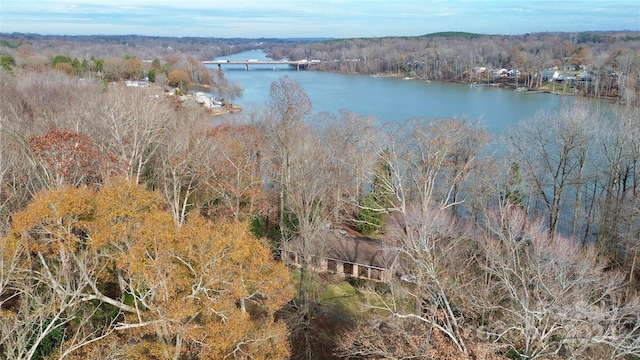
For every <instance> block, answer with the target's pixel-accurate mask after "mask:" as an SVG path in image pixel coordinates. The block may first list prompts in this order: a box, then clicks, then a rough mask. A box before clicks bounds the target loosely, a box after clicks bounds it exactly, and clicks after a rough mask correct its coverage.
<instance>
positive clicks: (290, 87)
mask: <svg viewBox="0 0 640 360" xmlns="http://www.w3.org/2000/svg"><path fill="white" fill-rule="evenodd" d="M311 110H312V107H311V100H310V99H309V96H308V95H307V93H306V92H305V91H304V89H302V87H301V86H300V84H299V83H298V82H297V81H296V80H293V79H291V78H290V77H289V76H286V75H285V76H283V77H281V78H280V79H278V80H277V81H275V82H273V83H272V84H271V92H270V103H269V105H268V118H267V122H266V126H267V136H268V137H269V140H270V142H271V146H272V148H273V151H274V154H275V156H274V158H273V163H274V171H275V177H274V185H277V188H278V192H279V195H278V199H279V206H278V208H279V214H278V216H279V218H280V219H279V224H280V231H281V233H282V234H283V236H284V234H285V233H286V227H287V225H286V222H287V220H286V218H287V212H286V209H287V206H288V200H287V191H288V190H287V189H288V188H289V186H290V184H291V157H292V155H293V151H295V150H294V149H295V147H296V146H297V145H299V144H300V138H299V137H300V136H301V134H302V133H303V132H304V131H305V130H304V120H305V119H306V118H307V117H308V116H309V115H311Z"/></svg>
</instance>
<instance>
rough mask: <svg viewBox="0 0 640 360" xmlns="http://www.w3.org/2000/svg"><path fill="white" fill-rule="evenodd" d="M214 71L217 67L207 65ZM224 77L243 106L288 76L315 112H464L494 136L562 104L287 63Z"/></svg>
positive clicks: (396, 118) (542, 97) (260, 100)
mask: <svg viewBox="0 0 640 360" xmlns="http://www.w3.org/2000/svg"><path fill="white" fill-rule="evenodd" d="M221 59H226V60H248V59H256V60H270V59H268V58H266V57H265V53H264V52H262V51H259V50H254V51H248V52H243V53H239V54H235V55H230V56H225V57H220V58H217V59H216V60H221ZM208 66H209V67H210V68H211V69H216V68H217V65H208ZM222 70H223V71H224V73H225V76H226V77H227V79H229V80H232V81H235V82H239V83H240V84H241V85H242V87H243V89H244V91H243V95H242V96H241V97H240V98H236V99H235V100H234V103H236V104H238V105H240V106H242V107H243V108H246V109H252V108H253V109H256V108H257V109H259V108H260V107H263V106H264V105H265V104H266V103H267V101H268V100H269V87H270V86H271V83H272V82H273V81H276V80H278V79H279V78H280V77H282V76H284V75H289V77H291V78H292V79H295V80H297V81H298V83H299V84H300V85H301V86H302V88H303V89H304V90H305V91H306V92H307V94H308V95H309V97H310V99H311V103H312V105H313V111H314V113H320V112H325V111H326V112H330V113H336V114H337V113H338V112H339V111H340V110H343V109H344V110H348V111H351V112H355V113H358V114H361V115H373V116H376V117H377V118H378V119H380V120H381V121H382V122H400V123H401V122H404V121H405V120H407V119H409V118H414V117H428V118H446V117H457V118H461V117H464V116H466V117H467V118H469V119H470V120H476V119H481V122H482V123H483V124H484V125H485V126H486V127H487V129H488V130H489V131H491V132H493V133H494V134H502V133H504V132H505V131H506V130H507V129H508V128H509V127H511V126H514V125H516V124H517V123H519V122H520V121H525V120H526V119H528V118H531V117H532V116H534V115H535V114H536V113H538V112H540V111H543V110H553V109H555V108H557V107H559V106H560V101H561V97H559V96H557V95H551V94H546V93H538V94H526V93H525V92H514V91H511V90H506V89H499V88H495V87H491V86H486V87H475V88H471V87H470V86H469V85H468V84H454V83H447V82H435V81H432V82H426V81H421V80H404V79H401V78H392V77H379V78H374V77H371V76H368V75H357V74H336V73H329V72H321V71H307V70H296V69H295V68H294V67H290V66H288V65H278V66H276V67H275V68H273V67H272V66H266V65H253V66H251V65H249V70H245V67H244V65H223V66H222Z"/></svg>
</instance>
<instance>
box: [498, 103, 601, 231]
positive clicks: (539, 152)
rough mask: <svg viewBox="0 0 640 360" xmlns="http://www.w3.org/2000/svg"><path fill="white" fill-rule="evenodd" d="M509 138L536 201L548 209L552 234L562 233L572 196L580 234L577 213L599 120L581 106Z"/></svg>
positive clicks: (523, 128)
mask: <svg viewBox="0 0 640 360" xmlns="http://www.w3.org/2000/svg"><path fill="white" fill-rule="evenodd" d="M539 116H540V117H539V118H538V119H534V120H533V121H531V122H528V123H527V124H523V125H522V126H521V127H520V128H518V129H516V130H515V131H513V132H512V133H511V134H509V146H510V148H511V151H512V154H513V161H514V162H516V163H519V164H521V165H522V170H523V173H524V175H525V178H526V180H527V181H528V182H529V183H530V185H531V187H532V188H533V189H534V190H535V194H536V198H534V199H530V200H531V201H534V203H533V204H531V206H532V207H533V210H537V207H536V203H535V201H536V200H539V201H540V202H541V203H542V204H543V206H544V207H545V209H546V213H547V217H548V224H549V231H550V232H551V234H557V233H558V227H559V225H560V223H561V218H562V217H565V216H566V212H567V204H568V201H569V200H568V196H569V195H570V194H574V196H576V201H575V203H574V205H573V206H574V209H575V211H573V212H569V213H573V216H572V218H573V223H574V227H573V229H565V230H568V231H571V232H573V233H576V232H577V222H578V221H579V219H578V216H577V213H576V212H577V211H578V209H579V208H580V206H581V195H582V193H583V186H584V185H585V167H586V162H587V160H588V155H589V153H590V147H591V146H592V144H593V142H592V137H593V133H592V132H591V131H590V130H589V129H590V126H591V124H593V123H594V122H595V121H596V119H594V118H592V116H591V114H590V113H589V111H588V109H587V108H586V107H585V106H581V105H580V104H579V103H574V105H573V106H567V105H566V104H565V105H564V107H562V108H561V109H560V110H559V112H558V113H555V114H550V115H548V114H541V115H539Z"/></svg>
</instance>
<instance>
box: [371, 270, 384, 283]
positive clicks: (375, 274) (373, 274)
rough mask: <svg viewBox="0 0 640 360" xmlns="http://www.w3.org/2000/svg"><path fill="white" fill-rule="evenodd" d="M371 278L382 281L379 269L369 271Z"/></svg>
mask: <svg viewBox="0 0 640 360" xmlns="http://www.w3.org/2000/svg"><path fill="white" fill-rule="evenodd" d="M371 278H372V279H374V280H382V271H381V270H380V269H371Z"/></svg>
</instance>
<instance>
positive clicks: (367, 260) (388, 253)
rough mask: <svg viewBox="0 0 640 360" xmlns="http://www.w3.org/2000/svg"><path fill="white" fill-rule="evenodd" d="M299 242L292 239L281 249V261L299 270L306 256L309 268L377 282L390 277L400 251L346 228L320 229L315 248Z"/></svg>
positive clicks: (391, 277)
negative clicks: (305, 255)
mask: <svg viewBox="0 0 640 360" xmlns="http://www.w3.org/2000/svg"><path fill="white" fill-rule="evenodd" d="M302 240H303V239H301V238H300V237H294V238H293V239H291V240H289V241H288V242H286V243H285V244H284V245H283V246H282V247H281V249H280V254H281V256H282V260H283V261H285V262H286V263H287V264H289V265H292V266H296V267H301V266H302V261H303V256H304V254H307V255H308V256H309V257H310V259H307V261H308V263H309V266H310V267H311V268H312V269H313V270H315V271H318V272H329V273H334V274H338V275H341V276H344V277H356V278H362V279H368V280H373V281H381V282H388V281H390V280H392V279H393V277H394V273H395V269H396V264H397V261H398V255H399V253H400V251H399V249H398V248H395V247H392V246H390V245H388V244H385V243H384V242H382V241H380V240H376V239H372V238H368V237H366V236H364V235H362V234H360V233H357V232H355V231H353V230H350V229H348V228H333V227H325V228H323V229H322V230H321V232H320V236H319V240H318V243H319V244H317V245H318V246H308V244H305V243H304V241H302ZM305 248H306V251H305V250H304V249H305Z"/></svg>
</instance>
